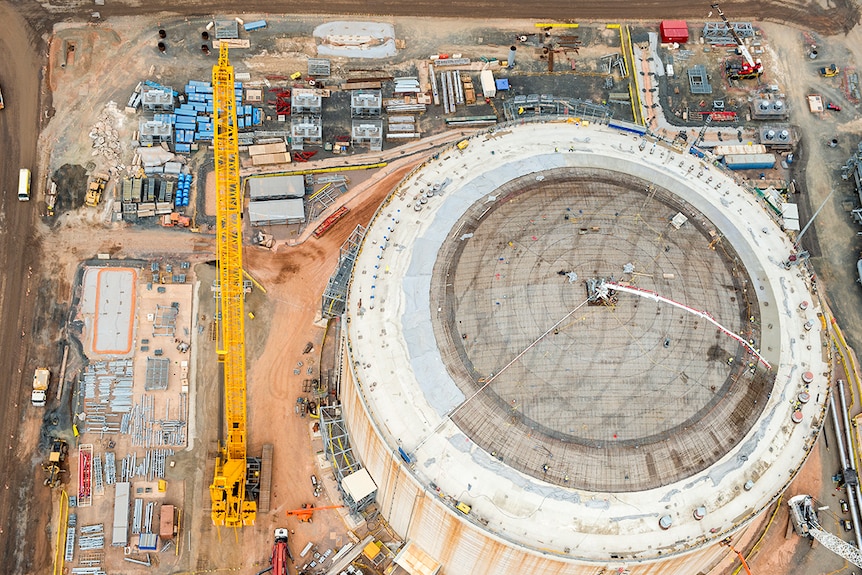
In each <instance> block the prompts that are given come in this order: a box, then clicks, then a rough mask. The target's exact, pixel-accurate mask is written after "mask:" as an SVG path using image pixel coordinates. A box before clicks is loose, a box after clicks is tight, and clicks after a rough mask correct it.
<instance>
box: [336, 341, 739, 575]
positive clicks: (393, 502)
mask: <svg viewBox="0 0 862 575" xmlns="http://www.w3.org/2000/svg"><path fill="white" fill-rule="evenodd" d="M346 355H349V354H346ZM347 361H348V362H349V360H347ZM353 377H354V376H353V373H352V372H351V371H350V369H349V367H347V366H345V368H344V370H343V375H342V378H343V379H342V386H341V399H342V402H343V406H344V418H345V421H346V423H347V426H348V429H349V431H350V442H351V444H352V446H353V448H354V450H355V451H356V453H357V454H358V455H359V458H360V460H361V461H362V464H363V465H364V466H365V467H366V469H368V472H369V473H370V474H371V476H372V477H373V478H374V481H375V482H376V483H377V487H378V491H377V505H378V507H379V509H380V513H381V515H382V516H383V518H384V519H385V520H386V521H387V522H388V523H389V525H390V526H391V527H392V529H393V530H394V531H395V532H396V533H397V534H398V535H399V536H401V537H402V538H403V539H404V540H405V541H408V540H410V541H413V542H415V543H416V544H417V545H419V547H421V548H422V549H423V550H424V551H426V552H427V553H429V554H430V555H431V556H432V557H433V558H435V559H436V560H438V561H440V563H441V564H442V565H443V568H442V572H443V573H445V574H446V575H523V573H527V572H529V573H532V574H534V575H557V574H563V573H565V574H566V575H600V574H605V575H611V574H612V573H613V574H618V573H628V574H631V575H659V574H660V575H697V574H700V573H706V572H708V571H709V570H710V569H711V568H712V567H713V566H715V565H716V564H717V563H718V562H719V561H720V560H721V559H723V558H725V557H727V555H728V550H727V548H726V547H723V546H721V545H720V544H714V545H711V546H708V547H703V548H701V549H697V550H696V551H693V552H691V553H687V554H685V555H676V556H673V557H668V558H667V559H665V560H659V561H652V562H649V563H638V564H635V563H630V562H624V561H614V560H613V559H611V558H610V557H608V561H607V562H602V563H599V562H582V561H576V560H568V559H564V558H562V557H559V556H552V555H549V554H547V555H546V554H543V553H542V552H541V550H539V549H535V550H533V549H528V548H526V547H524V546H521V545H518V544H516V543H512V542H508V541H506V540H505V539H504V537H505V534H500V535H501V536H500V537H498V536H495V534H492V533H490V532H489V531H487V530H484V529H482V528H481V526H479V525H477V524H474V523H472V522H470V521H468V520H466V519H465V518H464V517H463V516H461V514H460V513H459V512H457V511H455V510H453V509H451V508H449V507H448V506H447V505H446V504H445V503H444V502H443V500H442V499H440V498H439V497H438V496H437V495H436V494H435V493H434V492H433V491H431V490H426V489H424V488H423V487H422V486H421V485H420V484H419V482H418V481H417V480H416V479H415V477H414V476H413V475H412V474H411V472H410V470H409V469H408V468H407V467H406V465H405V464H404V462H403V461H402V460H401V458H400V457H399V455H398V454H397V452H396V451H394V450H392V449H390V448H389V447H388V446H387V445H386V443H385V442H384V441H383V438H382V437H381V435H380V434H379V433H378V431H377V430H376V429H375V427H374V425H373V424H372V418H371V415H370V413H369V412H368V410H367V407H366V404H365V402H364V401H363V400H362V398H360V395H359V389H358V386H357V385H355V384H354V381H353ZM577 544H578V535H577V533H575V532H574V531H573V532H572V547H571V553H572V555H573V556H576V555H577V554H578V551H577ZM621 568H622V569H623V571H619V569H621Z"/></svg>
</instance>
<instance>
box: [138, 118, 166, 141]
mask: <svg viewBox="0 0 862 575" xmlns="http://www.w3.org/2000/svg"><path fill="white" fill-rule="evenodd" d="M173 134H174V128H173V126H171V124H170V122H165V121H163V120H152V119H150V120H148V119H146V118H141V120H140V122H138V141H139V142H140V143H141V145H142V146H152V145H153V144H159V143H161V142H170V141H171V140H173Z"/></svg>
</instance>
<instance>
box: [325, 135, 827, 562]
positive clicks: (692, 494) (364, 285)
mask: <svg viewBox="0 0 862 575" xmlns="http://www.w3.org/2000/svg"><path fill="white" fill-rule="evenodd" d="M791 250H792V246H791V242H790V241H789V240H788V239H787V237H786V236H785V234H784V233H783V232H782V231H781V228H780V225H779V222H778V221H777V220H776V218H775V217H774V216H773V214H772V212H770V211H768V208H767V207H766V206H765V204H764V203H763V200H762V199H759V198H758V197H757V196H755V195H754V194H752V193H751V192H749V191H748V190H746V189H744V188H743V187H741V186H740V185H739V184H738V183H737V182H736V181H735V180H734V179H733V177H732V176H731V175H730V174H729V173H728V172H725V171H724V170H722V169H720V168H719V167H716V166H713V165H710V164H708V163H707V162H706V161H704V160H701V159H699V158H698V157H696V156H694V155H692V154H691V153H689V152H688V151H687V150H675V149H673V148H671V147H670V146H669V145H667V144H666V143H663V142H654V141H652V140H647V139H645V138H644V137H643V136H640V135H637V134H633V133H627V132H624V131H621V130H617V129H613V128H610V127H607V126H587V125H585V124H584V125H580V124H576V123H566V124H554V123H545V124H529V125H524V126H519V127H515V128H511V129H507V130H506V131H505V132H498V133H497V134H494V135H482V136H478V137H475V138H472V139H470V140H469V145H468V146H467V147H466V148H465V149H463V150H459V149H457V148H452V149H450V150H447V151H445V152H443V153H441V154H440V155H439V156H438V157H435V158H434V159H432V160H429V162H427V163H426V164H425V165H424V166H423V167H422V168H421V169H419V170H417V171H415V172H414V173H413V174H412V175H411V176H410V177H408V178H407V179H406V180H405V181H404V182H402V184H401V185H400V186H399V187H398V188H397V189H396V190H394V191H393V193H392V194H391V195H390V197H389V198H388V200H387V201H386V202H385V203H384V205H383V206H382V207H381V208H380V210H379V211H378V213H377V214H376V216H375V219H374V221H373V222H372V224H371V225H370V227H369V229H368V230H367V232H366V235H365V239H364V242H363V245H362V248H361V250H360V252H359V254H358V256H357V259H356V264H355V267H354V271H353V277H352V280H351V285H350V291H349V296H348V307H347V312H346V316H347V317H346V321H347V324H346V325H347V329H346V330H345V333H346V338H345V339H346V345H347V353H346V354H345V369H344V370H343V378H344V379H343V383H342V386H341V389H342V399H343V402H344V416H345V419H346V421H347V424H348V427H349V430H350V435H351V442H352V445H353V447H354V450H355V452H356V453H357V454H358V455H359V456H360V459H361V460H362V462H363V464H364V465H365V467H366V468H367V469H368V470H369V472H370V473H371V475H372V477H373V478H374V480H375V482H376V484H377V487H378V494H377V504H378V507H379V509H380V512H381V514H382V515H383V516H384V517H385V518H386V520H387V521H388V522H389V523H390V524H391V526H392V527H393V529H394V530H395V531H396V532H397V533H399V534H400V536H402V537H404V539H405V540H408V541H411V542H412V544H414V545H415V546H416V547H418V548H420V549H421V550H422V551H423V552H424V553H427V554H428V556H430V557H431V558H432V559H433V560H436V561H438V562H440V563H441V564H442V565H443V568H444V571H445V572H446V573H451V574H462V573H463V574H477V573H489V574H490V573H494V574H501V573H503V574H505V573H523V572H525V571H529V572H533V573H562V572H565V573H575V574H579V573H584V574H595V573H596V572H597V569H599V568H606V569H614V570H619V569H623V570H628V571H627V572H629V573H659V572H661V573H663V574H677V573H678V574H685V575H689V574H691V573H696V572H700V571H705V570H706V569H707V568H708V567H709V566H710V565H712V564H714V563H715V562H717V561H718V560H719V559H720V558H721V557H724V556H725V555H726V553H727V550H726V548H725V547H722V546H721V545H720V542H721V540H723V539H724V538H726V537H727V536H728V535H730V534H732V533H734V532H736V531H738V530H740V529H742V528H743V527H745V526H746V525H747V524H749V523H750V522H751V520H752V519H753V518H755V517H756V516H757V514H758V513H760V512H761V511H762V510H763V509H764V508H765V507H767V506H768V505H769V504H770V503H771V502H773V501H774V500H775V499H776V498H777V496H778V495H779V494H780V493H781V492H782V491H783V490H784V488H785V487H786V485H787V484H788V483H789V481H790V480H791V479H792V477H793V475H794V474H795V473H796V471H797V470H798V469H799V467H800V466H801V464H802V463H803V461H804V459H805V457H806V455H807V453H808V451H809V449H810V447H811V445H812V444H813V440H814V438H815V437H816V432H817V431H818V430H819V428H820V426H821V423H822V419H823V406H824V401H825V399H826V395H827V394H826V389H827V388H826V381H827V378H826V377H824V375H825V374H828V366H827V365H826V364H825V363H824V361H823V359H822V355H821V350H822V346H821V333H820V331H819V330H820V327H821V324H820V322H819V321H815V322H814V328H813V329H811V331H806V330H805V329H804V327H803V326H804V324H805V323H806V322H807V321H809V320H811V319H816V316H817V311H818V306H817V305H816V304H814V305H812V306H810V307H808V306H804V307H803V306H801V305H800V304H801V302H803V301H809V302H816V301H817V299H816V296H815V295H814V294H812V293H811V292H810V289H809V285H808V283H807V280H808V276H807V274H805V273H804V270H800V269H799V268H797V267H788V266H787V265H786V264H785V261H786V259H787V256H788V255H789V254H790V252H791ZM801 272H802V273H801ZM808 372H810V373H812V374H817V376H816V377H814V378H813V380H812V381H803V373H808ZM806 379H807V378H806ZM803 393H804V394H806V395H804V397H806V398H808V399H807V401H806V402H803V401H800V399H799V397H802V395H801V394H803ZM796 412H799V413H801V415H802V419H801V421H800V422H799V423H798V424H794V423H793V422H792V421H793V420H792V419H791V418H792V417H793V414H794V413H796ZM797 417H798V416H797ZM614 572H616V571H614Z"/></svg>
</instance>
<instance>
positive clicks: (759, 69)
mask: <svg viewBox="0 0 862 575" xmlns="http://www.w3.org/2000/svg"><path fill="white" fill-rule="evenodd" d="M710 6H711V7H712V9H713V10H715V11H716V12H718V15H719V16H720V17H721V20H722V21H723V22H724V24H725V26H727V30H728V32H730V35H731V36H733V40H734V42H736V47H737V49H738V50H739V53H740V54H742V57H743V58H745V64H743V66H742V69H741V70H739V71H737V72H736V77H737V78H757V77H759V76H760V75H761V74H762V73H763V64H761V63H760V62H759V61H757V60H755V59H754V58H753V57H752V56H751V52H749V51H748V46H746V45H745V42H743V41H742V38H740V37H739V34H737V33H736V29H735V28H734V27H733V24H731V23H730V21H729V20H728V19H727V16H725V15H724V12H722V11H721V7H720V6H719V5H718V4H711V5H710Z"/></svg>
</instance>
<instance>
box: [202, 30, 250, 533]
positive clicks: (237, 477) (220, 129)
mask: <svg viewBox="0 0 862 575" xmlns="http://www.w3.org/2000/svg"><path fill="white" fill-rule="evenodd" d="M212 81H213V112H214V116H215V118H214V120H215V122H214V124H215V126H214V128H215V129H214V133H213V149H214V151H215V176H216V253H217V256H218V276H219V289H220V299H219V310H220V312H221V322H220V328H221V329H220V332H219V342H218V344H219V345H218V357H219V363H220V365H221V366H222V373H223V377H224V418H225V425H226V430H225V437H224V441H223V443H222V444H221V445H220V446H219V453H218V455H217V456H216V464H215V475H214V477H213V482H212V485H210V497H211V498H212V510H211V514H212V521H213V524H214V525H225V526H227V527H239V526H242V525H253V524H254V520H255V515H256V512H257V508H256V505H255V502H254V501H252V500H246V493H245V483H246V469H247V466H248V464H247V461H246V433H247V431H246V372H245V322H244V314H245V304H244V299H243V298H244V292H243V282H242V219H241V218H242V191H241V189H240V182H239V144H238V141H237V119H236V95H235V93H234V72H233V66H231V65H230V62H229V61H228V48H227V44H226V43H224V42H222V44H221V46H220V47H219V59H218V64H216V65H215V66H213V75H212Z"/></svg>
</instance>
